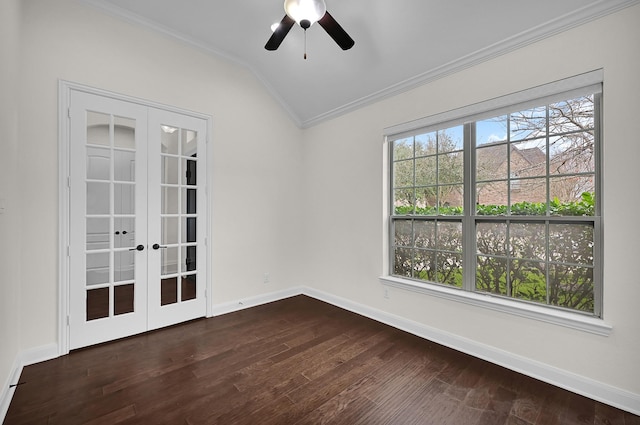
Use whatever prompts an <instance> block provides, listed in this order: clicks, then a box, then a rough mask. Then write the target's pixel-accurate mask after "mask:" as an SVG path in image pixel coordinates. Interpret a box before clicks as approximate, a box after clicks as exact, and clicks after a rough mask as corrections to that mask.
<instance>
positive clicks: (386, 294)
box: [384, 286, 389, 299]
mask: <svg viewBox="0 0 640 425" xmlns="http://www.w3.org/2000/svg"><path fill="white" fill-rule="evenodd" d="M384 297H385V298H387V299H389V288H387V287H386V286H385V287H384Z"/></svg>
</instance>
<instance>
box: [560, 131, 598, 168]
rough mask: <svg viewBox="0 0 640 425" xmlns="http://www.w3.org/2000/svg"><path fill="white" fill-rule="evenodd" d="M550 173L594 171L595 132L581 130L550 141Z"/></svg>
mask: <svg viewBox="0 0 640 425" xmlns="http://www.w3.org/2000/svg"><path fill="white" fill-rule="evenodd" d="M549 148H550V151H551V158H550V160H549V174H576V173H593V172H595V169H596V165H595V164H596V163H595V150H594V134H593V132H586V131H585V132H580V133H573V134H568V135H565V136H561V137H552V138H551V139H550V141H549Z"/></svg>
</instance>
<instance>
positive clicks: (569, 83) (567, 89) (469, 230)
mask: <svg viewBox="0 0 640 425" xmlns="http://www.w3.org/2000/svg"><path fill="white" fill-rule="evenodd" d="M602 83H603V71H602V70H601V69H600V70H595V71H591V72H587V73H585V74H580V75H577V76H574V77H570V78H566V79H563V80H559V81H555V82H552V83H549V84H545V85H542V86H538V87H534V88H531V89H527V90H523V91H521V92H517V93H513V94H509V95H506V96H501V97H498V98H494V99H490V100H487V101H484V102H480V103H477V104H473V105H469V106H466V107H463V108H459V109H455V110H452V111H447V112H444V113H441V114H437V115H432V116H429V117H425V118H422V119H419V120H416V121H411V122H408V123H403V124H399V125H396V126H393V127H389V128H386V129H385V130H384V136H385V147H384V155H385V161H384V163H385V169H384V175H385V190H384V192H385V214H386V228H387V231H386V232H385V240H384V252H385V257H384V261H385V264H384V273H383V276H381V277H380V281H381V283H382V284H383V285H384V286H391V287H395V288H401V289H404V290H410V291H413V292H418V293H421V294H425V295H428V296H435V297H439V298H444V299H448V300H453V301H457V302H462V303H465V304H471V305H474V306H479V307H482V308H487V309H490V310H494V311H499V312H503V313H508V314H513V315H517V316H521V317H527V318H531V319H535V320H540V321H543V322H547V323H553V324H557V325H561V326H565V327H569V328H573V329H578V330H583V331H586V332H590V333H594V334H598V335H605V336H606V335H609V334H610V333H611V331H612V327H611V326H610V325H609V324H607V323H606V322H605V321H604V320H603V317H604V314H603V313H604V312H603V311H602V305H603V302H602V296H603V291H602V287H603V283H602V280H603V276H602V264H601V263H600V262H601V261H602V260H601V259H602V241H601V233H602V232H601V220H602V217H601V215H599V214H598V216H597V217H595V218H594V220H593V222H594V239H595V248H594V249H595V251H594V254H595V255H594V257H595V261H596V262H597V264H596V265H595V270H597V271H598V273H596V274H595V275H594V303H595V304H596V307H595V315H591V314H584V313H582V312H579V311H570V310H563V309H557V308H553V307H550V306H547V305H544V304H534V303H529V302H522V301H518V300H515V299H510V298H505V297H500V296H494V295H491V294H489V293H484V292H476V291H474V290H472V288H471V287H470V284H469V281H470V280H471V278H469V277H466V278H465V281H466V283H465V284H464V285H463V289H459V288H454V287H448V286H445V285H438V284H431V283H429V282H422V281H416V280H412V279H408V278H401V277H398V276H393V275H392V270H391V264H392V256H393V252H392V247H391V244H392V241H393V235H391V230H392V227H393V226H392V219H391V215H392V212H391V211H392V205H393V201H392V199H393V194H392V193H391V186H392V184H391V182H390V178H391V176H392V173H391V153H390V150H389V149H390V146H391V145H392V142H393V141H394V140H399V139H403V138H406V137H410V136H414V135H417V134H422V133H427V132H431V131H436V130H440V129H445V128H449V127H453V126H456V125H461V124H465V123H469V122H475V121H479V120H482V119H486V118H492V117H495V116H499V115H503V114H506V113H509V112H513V111H516V110H524V109H527V108H530V107H536V106H540V105H544V104H549V103H552V102H554V101H560V100H568V99H571V98H574V97H578V96H581V95H583V94H584V93H585V92H591V93H597V94H598V96H600V93H602V85H603V84H602ZM594 113H595V114H596V117H595V119H596V121H597V122H598V124H597V125H599V121H600V120H601V117H600V111H599V110H598V109H596V111H595V112H594ZM600 133H601V132H600ZM465 148H466V147H465ZM466 151H471V149H466ZM468 180H469V179H468V178H465V199H466V198H469V199H471V198H470V196H469V195H468V194H467V192H472V190H467V189H468V188H470V187H471V184H470V181H468ZM601 180H602V177H601V174H600V161H598V160H596V182H595V183H596V193H597V196H598V198H599V199H598V200H597V202H600V200H601V199H602V190H601V186H600V182H601ZM466 206H467V207H469V206H470V204H468V205H466ZM599 211H601V208H600V209H599ZM465 217H467V218H464V219H463V220H467V221H466V222H465V223H464V232H465V235H464V237H465V240H467V241H468V240H469V238H471V240H475V238H474V236H473V232H474V226H473V225H472V224H473V223H475V221H473V217H472V216H469V215H468V214H467V215H465ZM507 218H508V217H507ZM472 221H473V223H472ZM468 246H469V242H465V247H468ZM469 251H473V250H469V249H468V248H467V249H466V250H465V251H463V256H464V257H463V258H464V261H465V262H467V264H470V263H469V262H470V261H471V262H472V263H473V264H475V252H469ZM467 274H468V273H467ZM385 293H386V291H385Z"/></svg>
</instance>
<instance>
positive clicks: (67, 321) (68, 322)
mask: <svg viewBox="0 0 640 425" xmlns="http://www.w3.org/2000/svg"><path fill="white" fill-rule="evenodd" d="M69 322H70V321H69V316H67V326H69Z"/></svg>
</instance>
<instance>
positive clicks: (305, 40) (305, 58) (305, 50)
mask: <svg viewBox="0 0 640 425" xmlns="http://www.w3.org/2000/svg"><path fill="white" fill-rule="evenodd" d="M304 60H307V30H306V29H305V30H304Z"/></svg>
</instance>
